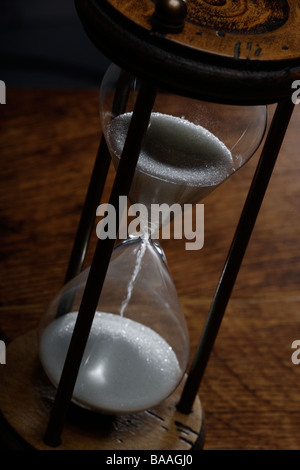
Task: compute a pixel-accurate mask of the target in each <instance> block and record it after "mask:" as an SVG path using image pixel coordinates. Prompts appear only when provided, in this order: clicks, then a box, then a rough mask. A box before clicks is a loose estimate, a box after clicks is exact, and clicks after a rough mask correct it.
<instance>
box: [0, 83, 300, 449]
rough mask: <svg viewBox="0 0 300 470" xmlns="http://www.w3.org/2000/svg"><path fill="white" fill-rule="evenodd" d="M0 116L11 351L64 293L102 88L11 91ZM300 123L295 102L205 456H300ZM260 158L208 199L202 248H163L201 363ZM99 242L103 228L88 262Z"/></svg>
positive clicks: (0, 290) (228, 333)
mask: <svg viewBox="0 0 300 470" xmlns="http://www.w3.org/2000/svg"><path fill="white" fill-rule="evenodd" d="M272 112H273V108H271V109H270V114H272ZM0 113H1V123H0V126H1V128H0V166H1V173H0V175H1V185H0V217H1V244H0V257H1V258H0V259H1V267H0V270H1V271H0V296H1V297H0V302H1V306H0V331H1V334H2V337H3V338H5V341H6V342H7V344H8V343H9V341H10V340H13V339H16V338H18V337H19V336H20V335H22V334H24V333H27V332H28V331H29V330H31V329H34V328H36V327H37V326H38V324H39V321H40V318H41V316H42V314H43V312H44V310H45V308H46V305H47V304H48V302H50V300H51V299H52V297H53V296H54V295H55V294H56V292H57V291H58V290H59V289H60V288H61V285H62V282H63V279H64V275H65V270H66V267H67V262H68V258H69V254H70V252H71V247H72V242H73V238H74V233H75V230H76V227H77V223H78V220H79V215H80V210H81V207H82V204H83V200H84V197H85V192H86V188H87V184H88V181H89V176H90V173H91V169H92V166H93V163H94V159H95V156H96V152H97V148H98V143H99V135H100V126H99V118H98V90H89V91H78V90H73V91H70V90H69V91H65V90H56V91H54V90H52V91H49V90H8V93H7V105H5V106H1V109H0ZM299 125H300V107H298V106H296V107H295V112H294V115H293V117H292V121H291V124H290V127H289V129H288V132H287V135H286V138H285V141H284V143H283V147H282V151H281V154H280V156H279V160H278V163H277V165H276V167H275V170H274V174H273V177H272V179H271V183H270V185H269V189H268V192H267V195H266V197H265V200H264V202H263V205H262V208H261V212H260V215H259V217H258V220H257V223H256V226H255V229H254V233H253V236H252V239H251V242H250V244H249V246H248V249H247V252H246V256H245V258H244V262H243V265H242V268H241V270H240V273H239V276H238V279H237V282H236V285H235V288H234V291H233V294H232V297H231V300H230V302H229V305H228V308H227V312H226V314H225V318H224V321H223V323H222V326H221V330H220V333H219V336H218V338H217V341H216V344H215V348H214V351H213V353H212V356H211V358H210V361H209V364H208V367H207V371H206V374H205V377H204V381H203V383H202V385H201V388H200V392H199V393H200V399H201V403H202V405H203V408H204V412H205V416H206V444H205V448H206V449H244V450H247V449H266V450H268V449H273V450H274V449H297V450H299V449H300V444H299V439H298V431H299V425H300V421H299V420H300V418H299V416H300V397H299V379H300V365H295V364H293V363H292V361H291V355H292V352H293V350H292V349H291V344H292V342H293V341H294V340H295V339H300V326H299V307H300V294H299V286H300V257H299V232H300V219H299V207H300V206H299V203H300V189H299V177H300V160H299V150H298V149H299ZM258 153H259V152H258ZM257 159H258V154H257V155H255V156H254V157H253V158H252V159H251V160H250V161H249V163H248V164H247V165H246V166H244V167H243V168H242V169H241V170H240V171H239V172H238V173H237V174H235V175H234V176H233V177H231V178H230V179H229V180H228V181H227V182H226V183H224V185H222V186H221V187H219V188H218V189H217V190H216V191H215V192H214V193H212V194H211V195H210V196H208V197H207V198H206V199H205V200H204V201H203V202H204V204H205V243H204V247H203V249H202V250H200V251H199V252H197V253H195V252H188V251H186V250H185V249H184V240H182V241H181V240H162V245H163V248H164V250H165V253H166V256H167V259H168V264H169V268H170V271H171V274H172V277H173V280H174V282H175V285H176V288H177V291H178V293H179V297H180V301H181V304H182V307H183V310H184V312H185V315H186V319H187V324H188V329H189V333H190V344H191V357H192V356H193V353H194V351H195V348H196V345H197V342H198V340H199V337H200V334H201V329H202V326H203V323H204V321H205V318H206V315H207V312H208V310H209V306H210V302H211V298H212V296H213V293H214V290H215V287H216V284H217V282H218V278H219V275H220V271H221V269H222V267H223V263H224V261H225V258H226V255H227V251H228V249H229V245H230V242H231V239H232V236H233V233H234V229H235V226H236V223H237V220H238V218H239V214H240V211H241V209H242V206H243V202H244V199H245V197H246V193H247V189H248V187H249V184H250V181H251V178H252V175H253V172H254V168H255V166H256V163H257ZM113 175H114V171H113V169H111V171H110V180H109V182H111V181H112V178H113ZM108 194H109V188H107V189H106V191H105V194H104V199H105V198H106V200H107V198H108ZM95 243H96V233H95V232H94V234H93V236H92V239H91V244H90V248H89V251H88V254H87V258H86V261H85V265H88V264H89V263H90V260H91V255H92V251H93V247H94V246H95ZM7 361H9V354H8V356H7ZM0 367H1V368H3V369H4V370H5V367H6V366H5V365H1V366H0ZM11 400H12V402H13V397H11Z"/></svg>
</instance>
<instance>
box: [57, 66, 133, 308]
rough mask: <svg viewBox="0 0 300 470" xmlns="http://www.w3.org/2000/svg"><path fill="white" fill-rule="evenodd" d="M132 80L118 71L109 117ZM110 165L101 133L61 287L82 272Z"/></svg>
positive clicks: (122, 105)
mask: <svg viewBox="0 0 300 470" xmlns="http://www.w3.org/2000/svg"><path fill="white" fill-rule="evenodd" d="M132 80H133V77H132V76H131V75H130V74H129V73H128V72H126V71H125V70H121V71H120V76H119V78H118V81H117V86H116V92H115V95H114V100H113V104H112V116H113V117H115V116H118V115H119V114H122V113H124V112H125V110H126V105H127V101H128V96H129V93H130V87H131V83H132ZM110 162H111V157H110V153H109V150H108V147H107V143H106V141H105V138H104V136H103V134H102V136H101V140H100V144H99V148H98V152H97V156H96V161H95V164H94V168H93V171H92V175H91V178H90V183H89V187H88V191H87V194H86V198H85V202H84V205H83V209H82V213H81V218H80V221H79V225H78V228H77V233H76V236H75V240H74V244H73V248H72V252H71V256H70V259H69V264H68V268H67V271H66V275H65V280H64V284H67V282H69V281H70V280H71V279H73V278H74V277H75V276H77V275H78V274H79V273H80V271H81V269H82V265H83V262H84V259H85V256H86V252H87V248H88V244H89V241H90V238H91V233H92V229H93V225H94V222H95V218H96V209H97V206H98V204H99V201H100V199H101V197H102V193H103V189H104V186H105V182H106V178H107V174H108V170H109V166H110ZM73 300H74V296H73V295H70V296H69V297H68V298H67V299H62V300H61V301H60V302H59V304H58V307H57V312H56V317H60V316H62V315H65V314H66V313H68V312H70V311H71V308H72V304H73Z"/></svg>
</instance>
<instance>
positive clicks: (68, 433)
mask: <svg viewBox="0 0 300 470" xmlns="http://www.w3.org/2000/svg"><path fill="white" fill-rule="evenodd" d="M6 362H7V363H6V365H3V366H1V368H0V376H1V380H0V403H1V412H2V415H3V418H4V420H5V421H6V423H4V422H3V423H2V427H3V429H4V428H6V430H7V432H9V434H10V436H11V439H14V440H15V446H16V447H18V446H20V448H21V447H22V440H23V441H24V442H23V447H24V446H30V447H31V448H32V449H36V450H49V449H52V447H49V446H47V445H46V444H45V443H44V442H43V436H44V433H45V430H46V427H47V423H48V419H49V412H50V410H51V406H52V403H53V400H54V397H55V388H54V387H53V386H52V385H51V383H50V382H49V380H48V378H47V377H46V375H45V373H44V371H43V369H42V367H41V365H40V361H39V358H38V350H37V332H36V331H35V330H34V331H30V332H29V333H27V334H26V335H24V336H21V337H19V338H17V339H16V340H14V341H13V342H12V343H10V344H9V345H8V347H7V361H6ZM181 390H182V387H178V389H177V390H176V391H175V393H174V394H173V395H171V396H170V397H169V398H168V399H166V400H165V401H164V402H163V403H161V404H160V405H159V406H157V407H155V408H153V409H151V410H147V411H144V412H140V413H136V414H132V415H123V416H105V415H102V414H99V413H93V412H91V411H87V410H84V409H82V408H80V407H78V406H76V405H74V404H73V403H71V404H70V407H69V411H68V415H67V420H66V423H65V426H64V429H63V434H62V443H61V445H60V446H59V447H56V448H54V449H62V450H191V449H200V448H202V446H203V440H204V418H203V413H202V408H201V404H200V400H199V399H198V398H197V400H196V401H195V405H194V409H193V411H192V413H190V414H188V415H185V414H182V413H179V411H178V410H177V409H176V404H177V403H178V401H179V398H180V394H181ZM9 428H10V431H8V429H9ZM3 429H2V432H6V431H3ZM13 436H14V437H13ZM6 437H7V435H6ZM7 440H8V439H7V438H6V441H7Z"/></svg>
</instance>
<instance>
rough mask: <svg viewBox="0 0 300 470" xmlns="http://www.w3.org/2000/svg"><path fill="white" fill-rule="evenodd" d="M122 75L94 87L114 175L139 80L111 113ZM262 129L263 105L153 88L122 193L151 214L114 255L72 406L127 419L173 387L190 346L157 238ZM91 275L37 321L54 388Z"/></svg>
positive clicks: (232, 167) (237, 161)
mask: <svg viewBox="0 0 300 470" xmlns="http://www.w3.org/2000/svg"><path fill="white" fill-rule="evenodd" d="M123 73H124V72H123V71H122V70H121V69H120V68H119V67H117V66H115V65H112V66H111V67H110V68H109V70H108V71H107V73H106V75H105V77H104V79H103V82H102V85H101V90H100V116H101V125H102V129H103V132H104V137H105V139H106V142H107V145H108V148H109V150H110V153H111V156H112V159H113V162H114V164H115V166H116V168H118V165H119V161H120V157H121V155H122V151H123V148H124V145H125V140H126V136H127V133H128V128H129V124H130V122H131V118H132V114H133V109H134V104H135V102H136V95H137V93H138V91H139V89H140V83H139V80H138V79H135V80H131V78H130V77H128V80H129V84H130V89H129V88H127V87H126V89H127V92H128V91H129V93H128V97H127V102H126V104H125V103H124V110H122V111H121V112H119V114H118V115H116V114H115V106H114V102H115V101H116V99H119V93H122V92H124V90H122V89H121V90H120V89H119V84H120V82H121V78H123ZM123 86H124V85H123ZM265 126H266V106H252V107H251V108H250V107H237V106H228V105H214V104H210V105H209V104H208V103H204V102H201V101H198V100H194V99H192V98H185V97H177V96H175V95H173V94H172V93H166V92H163V91H160V90H158V91H157V93H156V97H155V101H154V106H153V109H152V112H151V114H150V119H149V124H148V126H147V130H146V133H145V136H144V138H143V142H142V146H141V150H140V153H139V158H138V162H137V166H136V169H135V172H134V177H133V181H132V184H131V187H130V191H129V199H130V202H131V203H132V204H138V210H139V212H141V213H143V211H142V208H141V206H143V208H144V213H145V214H147V216H148V217H147V218H145V219H143V217H141V216H140V217H139V225H140V228H139V233H138V234H137V233H129V236H128V238H127V239H126V240H123V241H122V243H120V244H119V245H117V246H116V247H115V248H114V251H113V254H112V258H111V260H110V264H109V267H108V271H107V275H106V279H105V282H104V285H103V288H102V292H101V296H100V299H99V302H98V305H97V309H96V314H95V318H94V320H93V324H92V328H91V333H90V336H89V340H88V343H87V347H86V349H85V353H84V356H83V359H82V364H81V368H80V371H79V375H78V378H77V381H76V385H75V390H74V393H73V400H74V401H75V402H76V403H78V404H82V405H83V406H85V407H88V408H91V409H95V410H100V411H102V412H104V413H129V412H134V411H142V410H144V409H146V408H148V407H153V406H155V405H157V404H158V403H160V402H161V401H162V400H163V399H165V398H166V397H168V396H169V395H170V394H171V393H172V392H173V391H174V390H175V389H176V387H177V386H178V383H179V382H180V380H181V379H182V377H183V374H184V372H185V370H186V367H187V362H188V351H189V342H188V337H187V328H186V325H185V321H184V316H183V312H182V311H181V308H180V304H179V301H178V297H177V294H176V291H175V288H174V285H173V282H172V280H171V277H170V274H169V272H168V268H167V264H166V259H165V256H164V254H163V252H162V248H161V246H160V245H159V243H158V241H157V240H156V239H157V238H158V234H159V229H160V227H161V226H162V225H163V224H165V223H167V222H169V221H170V211H169V210H168V209H170V208H173V207H174V205H175V206H176V207H177V208H179V209H180V208H181V207H182V208H183V207H185V205H186V204H195V203H196V202H197V201H199V200H201V199H202V198H203V197H204V196H205V195H206V194H208V193H209V192H211V191H212V190H213V189H215V188H216V187H217V186H218V185H220V184H221V183H222V182H223V181H225V180H226V179H227V178H228V177H229V176H230V175H231V174H233V173H234V172H235V171H237V170H238V169H239V168H240V167H241V166H242V165H243V164H244V163H245V162H246V161H247V160H248V159H249V158H250V157H251V156H252V155H253V153H254V152H255V151H256V149H257V147H258V146H259V144H260V142H261V139H262V137H263V134H264V131H265ZM162 205H164V206H163V207H164V208H165V213H166V214H165V217H164V213H163V211H162V212H161V214H160V215H161V216H160V217H159V218H158V217H156V218H155V220H153V217H150V215H152V214H153V211H152V208H153V207H155V208H156V209H157V207H162ZM113 215H114V212H113ZM172 215H173V212H172ZM175 216H176V211H175ZM108 236H109V234H108ZM153 240H155V243H153ZM88 272H89V270H88V269H87V270H85V271H84V272H82V273H81V274H79V275H78V276H77V277H76V278H75V279H73V280H71V281H70V282H69V283H68V284H66V285H65V286H64V288H63V290H62V292H60V293H59V294H58V296H56V298H55V299H54V301H53V302H52V303H51V305H50V306H49V309H48V311H47V313H46V316H45V318H44V319H43V322H42V327H41V332H40V357H41V361H42V364H43V366H44V368H45V371H46V373H47V375H48V376H49V378H50V380H51V381H52V382H53V383H54V384H56V385H57V384H58V383H59V378H60V374H61V371H62V367H63V364H64V361H65V358H66V353H67V348H68V346H69V343H70V339H71V335H72V332H73V329H74V325H75V321H76V317H77V314H78V311H79V307H80V303H81V301H82V296H83V292H84V288H85V285H86V282H87V278H88ZM53 351H54V352H55V353H53Z"/></svg>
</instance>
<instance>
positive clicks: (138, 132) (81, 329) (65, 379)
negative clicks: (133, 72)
mask: <svg viewBox="0 0 300 470" xmlns="http://www.w3.org/2000/svg"><path fill="white" fill-rule="evenodd" d="M155 96H156V88H154V86H153V85H150V84H148V83H146V82H144V83H142V85H141V89H140V91H139V93H138V96H137V100H136V104H135V107H134V111H133V115H132V118H131V122H130V125H129V129H128V133H127V137H126V141H125V144H124V148H123V152H122V156H121V159H120V162H119V166H118V170H117V174H116V177H115V181H114V185H113V188H112V191H111V195H110V200H109V203H110V204H112V205H113V206H114V207H115V209H116V214H117V216H116V224H117V229H118V228H119V227H118V221H119V210H120V208H119V196H121V195H125V196H127V195H128V193H129V190H130V186H131V183H132V180H133V176H134V172H135V168H136V164H137V160H138V157H139V153H140V149H141V145H142V141H143V137H144V135H145V133H146V130H147V126H148V123H149V119H150V115H151V111H152V108H153V104H154V100H155ZM114 244H115V240H114V239H111V238H106V239H103V240H101V239H99V240H98V243H97V246H96V250H95V253H94V256H93V260H92V263H91V267H90V271H89V276H88V279H87V283H86V286H85V290H84V293H83V298H82V301H81V305H80V308H79V312H78V315H77V320H76V324H75V327H74V331H73V334H72V338H71V342H70V346H69V349H68V353H67V357H66V360H65V364H64V367H63V371H62V374H61V378H60V382H59V385H58V388H57V392H56V396H55V400H54V404H53V407H52V410H51V414H50V419H49V422H48V427H47V429H46V433H45V435H44V442H45V443H46V444H47V445H49V446H54V447H56V446H58V445H59V444H60V442H61V432H62V429H63V425H64V421H65V417H66V413H67V409H68V406H69V402H70V401H71V398H72V394H73V390H74V386H75V383H76V379H77V375H78V371H79V367H80V364H81V360H82V356H83V353H84V350H85V346H86V343H87V340H88V336H89V333H90V329H91V326H92V322H93V319H94V315H95V311H96V308H97V304H98V301H99V298H100V295H101V290H102V287H103V283H104V280H105V276H106V272H107V269H108V265H109V261H110V258H111V255H112V251H113V248H114Z"/></svg>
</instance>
